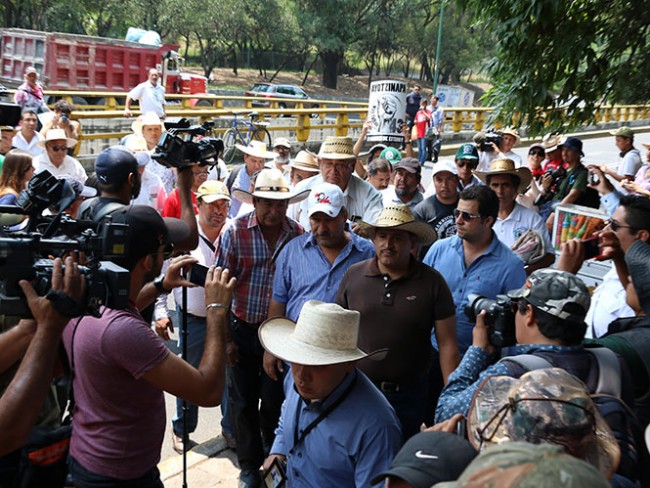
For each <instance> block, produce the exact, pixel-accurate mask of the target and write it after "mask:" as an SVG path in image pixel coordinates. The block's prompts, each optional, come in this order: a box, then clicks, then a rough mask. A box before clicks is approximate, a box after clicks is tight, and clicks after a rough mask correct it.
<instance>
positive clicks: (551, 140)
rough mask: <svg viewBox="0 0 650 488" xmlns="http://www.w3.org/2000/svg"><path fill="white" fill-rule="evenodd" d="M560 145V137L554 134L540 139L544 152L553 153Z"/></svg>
mask: <svg viewBox="0 0 650 488" xmlns="http://www.w3.org/2000/svg"><path fill="white" fill-rule="evenodd" d="M561 145H562V136H561V135H560V134H557V133H555V132H551V133H550V134H546V135H545V136H544V138H543V139H542V146H544V150H545V151H546V152H553V151H555V150H556V149H557V148H558V147H560V146H561Z"/></svg>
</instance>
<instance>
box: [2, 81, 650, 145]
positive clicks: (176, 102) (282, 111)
mask: <svg viewBox="0 0 650 488" xmlns="http://www.w3.org/2000/svg"><path fill="white" fill-rule="evenodd" d="M12 91H13V90H10V92H12ZM45 95H47V96H49V97H52V98H55V99H60V98H63V99H66V100H68V101H70V102H71V103H74V104H75V105H76V109H75V111H74V112H73V114H72V118H74V119H77V120H80V121H82V128H83V125H84V124H83V120H88V119H99V120H101V119H110V120H114V121H115V122H116V123H114V124H108V125H109V126H110V127H109V130H104V131H92V132H91V131H90V130H83V131H82V134H81V137H80V139H81V141H93V140H107V139H119V138H121V137H123V136H124V135H127V134H129V133H130V130H128V127H129V124H128V123H126V119H125V118H124V100H125V98H126V93H115V92H102V91H95V92H89V91H84V92H80V91H48V90H46V91H45ZM166 99H167V102H168V105H167V106H166V109H165V111H166V113H167V116H168V117H188V118H197V119H198V120H199V122H203V121H206V120H214V119H217V120H222V123H220V124H218V127H217V128H216V132H217V133H218V134H219V133H223V132H224V131H225V130H227V129H228V128H229V127H230V125H231V124H230V120H231V119H232V117H233V116H234V115H238V116H241V115H242V113H241V112H242V111H246V110H248V111H255V112H257V114H258V116H259V120H261V121H265V120H266V121H269V119H277V118H280V117H292V119H291V120H284V121H283V122H282V123H273V122H272V123H270V124H269V126H268V129H269V131H271V132H273V131H294V132H295V134H296V139H297V140H298V141H299V142H301V143H305V142H307V141H308V140H309V139H310V135H311V133H312V132H313V131H315V130H319V129H326V130H329V131H333V133H334V134H335V135H337V136H346V135H348V134H349V132H350V130H351V129H358V128H361V127H362V126H363V121H364V120H365V119H366V117H367V114H368V104H367V103H366V102H354V101H343V100H319V99H305V100H300V99H298V100H295V99H286V98H266V97H247V96H237V95H216V94H212V93H207V94H191V95H179V94H168V95H166ZM88 101H90V102H91V103H88ZM80 102H82V103H80ZM100 102H101V103H100ZM260 102H263V103H268V104H269V106H268V107H259V106H254V104H255V105H258V104H259V103H260ZM287 103H288V104H290V105H294V108H279V104H287ZM444 110H445V120H444V128H443V132H445V133H449V132H460V131H462V130H475V131H480V130H484V129H485V126H486V122H487V120H488V118H489V115H490V112H491V111H492V108H491V107H450V108H445V109H444ZM132 112H133V113H134V116H137V115H138V113H139V112H138V111H137V110H132ZM642 119H650V105H613V106H612V105H606V106H602V107H601V108H600V109H599V110H598V113H597V114H596V120H597V121H598V122H615V121H619V122H628V121H634V120H642ZM105 127H106V126H105ZM113 127H114V128H115V130H113ZM496 127H497V128H498V127H499V126H498V125H496Z"/></svg>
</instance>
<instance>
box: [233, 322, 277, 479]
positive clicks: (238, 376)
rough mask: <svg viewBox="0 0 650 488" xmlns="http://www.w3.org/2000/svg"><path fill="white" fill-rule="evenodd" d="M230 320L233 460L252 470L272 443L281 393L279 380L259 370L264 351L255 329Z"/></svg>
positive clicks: (256, 466)
mask: <svg viewBox="0 0 650 488" xmlns="http://www.w3.org/2000/svg"><path fill="white" fill-rule="evenodd" d="M230 317H231V329H232V338H233V341H234V342H235V344H236V345H237V350H238V353H239V361H238V362H237V364H235V365H234V366H229V367H227V368H226V378H227V381H228V396H229V397H228V399H229V401H230V405H229V406H230V415H231V419H232V423H233V426H234V428H235V439H236V441H237V458H238V460H239V465H240V466H241V469H242V470H247V469H252V470H256V469H258V468H259V467H260V465H261V464H262V461H264V457H265V456H266V455H267V454H268V451H269V449H270V448H271V445H272V444H273V439H274V437H275V428H276V427H277V425H278V419H279V418H280V408H281V406H282V401H283V399H284V391H283V390H282V381H273V380H272V379H271V378H269V377H268V376H267V374H266V373H265V372H264V369H263V368H262V357H263V353H264V349H263V348H262V345H261V344H260V341H259V339H258V337H257V327H256V326H255V325H252V324H246V323H245V322H242V321H241V320H239V319H238V318H237V317H235V316H234V315H233V314H232V313H231V314H230ZM260 400H261V402H260Z"/></svg>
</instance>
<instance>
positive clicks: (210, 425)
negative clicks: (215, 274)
mask: <svg viewBox="0 0 650 488" xmlns="http://www.w3.org/2000/svg"><path fill="white" fill-rule="evenodd" d="M642 142H645V143H650V133H646V134H640V135H639V136H638V137H637V140H636V147H637V148H638V149H640V150H641V152H642V154H643V155H644V157H645V151H644V148H643V147H642V146H641V143H642ZM515 152H516V153H517V154H519V155H520V156H521V157H522V159H523V161H526V160H527V154H528V148H527V146H525V147H517V148H515ZM584 153H585V157H584V162H585V164H601V163H604V164H615V163H616V161H617V160H618V149H617V148H616V146H615V145H614V137H601V138H596V139H586V140H585V141H584ZM447 158H449V159H450V160H453V156H447ZM441 159H445V158H441ZM432 169H433V165H432V164H431V163H427V164H426V166H425V168H424V171H423V175H422V181H423V183H424V184H425V186H426V185H428V184H429V182H430V181H431V171H432ZM177 337H178V328H175V331H174V340H173V341H170V342H168V343H167V345H168V347H169V348H170V349H171V350H172V351H173V352H174V353H178V351H177V347H176V339H177ZM165 404H166V408H167V428H166V429H165V440H164V443H163V447H162V457H161V459H162V460H165V459H167V458H169V457H172V456H176V452H175V451H174V450H173V449H172V443H171V419H172V417H173V416H174V413H175V411H176V402H175V398H174V397H173V396H171V395H169V394H165ZM220 421H221V410H220V409H219V408H201V409H199V424H198V427H197V429H196V432H195V433H193V434H192V436H191V438H192V440H193V441H195V442H197V443H202V442H205V441H207V440H209V439H212V438H214V437H216V436H218V435H219V434H220V433H221V425H220Z"/></svg>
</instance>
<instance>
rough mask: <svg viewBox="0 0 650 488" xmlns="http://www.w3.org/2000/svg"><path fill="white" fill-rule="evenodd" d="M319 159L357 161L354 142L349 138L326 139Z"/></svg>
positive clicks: (319, 152) (330, 137)
mask: <svg viewBox="0 0 650 488" xmlns="http://www.w3.org/2000/svg"><path fill="white" fill-rule="evenodd" d="M318 157H319V158H325V159H356V155H355V154H354V142H352V139H350V138H349V137H334V136H329V137H326V138H325V140H324V141H323V144H321V146H320V151H318Z"/></svg>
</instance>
